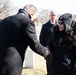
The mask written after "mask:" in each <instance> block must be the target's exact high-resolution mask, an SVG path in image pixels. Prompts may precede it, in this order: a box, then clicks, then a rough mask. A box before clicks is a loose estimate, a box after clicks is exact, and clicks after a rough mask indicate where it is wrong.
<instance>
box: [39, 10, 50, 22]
mask: <svg viewBox="0 0 76 75" xmlns="http://www.w3.org/2000/svg"><path fill="white" fill-rule="evenodd" d="M49 12H50V10H49V9H42V10H41V11H40V12H39V15H38V19H39V21H40V22H41V23H45V22H46V21H48V20H49Z"/></svg>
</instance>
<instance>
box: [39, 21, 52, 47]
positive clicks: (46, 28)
mask: <svg viewBox="0 0 76 75" xmlns="http://www.w3.org/2000/svg"><path fill="white" fill-rule="evenodd" d="M52 28H53V25H52V24H51V22H50V21H48V22H46V23H45V24H43V26H42V29H41V33H40V37H39V39H40V43H41V44H42V45H43V46H46V45H47V42H48V40H49V37H50V35H51V31H52Z"/></svg>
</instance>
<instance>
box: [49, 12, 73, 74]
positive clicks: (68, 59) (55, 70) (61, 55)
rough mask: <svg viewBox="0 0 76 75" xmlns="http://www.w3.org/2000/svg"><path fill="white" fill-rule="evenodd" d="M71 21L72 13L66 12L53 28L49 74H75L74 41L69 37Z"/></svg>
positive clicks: (50, 42)
mask: <svg viewBox="0 0 76 75" xmlns="http://www.w3.org/2000/svg"><path fill="white" fill-rule="evenodd" d="M71 23H72V15H71V14H70V13H65V14H63V15H61V16H60V17H59V19H58V25H56V26H55V27H54V29H53V32H52V37H50V40H49V43H48V47H49V49H50V52H51V60H49V67H50V71H49V73H48V75H73V71H74V52H73V51H74V50H73V49H72V42H71V41H70V40H68V38H67V37H68V36H69V34H68V31H69V30H70V26H71Z"/></svg>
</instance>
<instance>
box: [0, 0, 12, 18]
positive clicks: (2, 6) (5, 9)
mask: <svg viewBox="0 0 76 75" xmlns="http://www.w3.org/2000/svg"><path fill="white" fill-rule="evenodd" d="M11 12H12V7H11V5H10V2H9V0H0V19H3V18H5V17H6V16H9V15H10V13H11Z"/></svg>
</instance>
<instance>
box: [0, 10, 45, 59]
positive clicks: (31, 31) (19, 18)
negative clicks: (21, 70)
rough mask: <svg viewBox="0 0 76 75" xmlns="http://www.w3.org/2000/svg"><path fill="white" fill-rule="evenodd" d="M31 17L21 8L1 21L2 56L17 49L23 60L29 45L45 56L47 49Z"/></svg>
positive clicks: (0, 45) (0, 42)
mask: <svg viewBox="0 0 76 75" xmlns="http://www.w3.org/2000/svg"><path fill="white" fill-rule="evenodd" d="M30 18H31V17H30V15H29V14H28V13H27V12H26V11H24V10H23V9H20V10H19V12H18V13H17V14H16V15H13V16H9V17H7V18H5V19H4V20H2V21H1V25H0V53H1V52H2V56H5V54H6V55H7V54H8V52H9V51H16V52H18V53H19V54H20V56H21V58H22V60H23V59H24V54H25V51H26V48H27V47H28V46H30V48H31V49H32V50H33V51H34V52H36V53H38V54H40V55H42V56H45V53H46V50H45V48H44V47H43V46H42V45H41V44H40V43H39V42H38V40H37V36H36V30H35V25H34V23H33V22H32V21H31V19H30ZM13 53H15V52H13ZM29 56H30V55H29ZM0 57H1V55H0ZM4 58H5V57H4Z"/></svg>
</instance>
